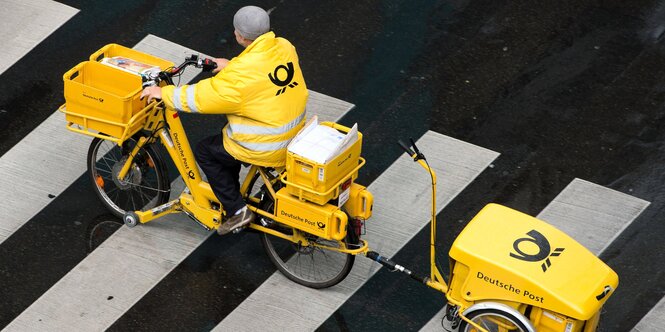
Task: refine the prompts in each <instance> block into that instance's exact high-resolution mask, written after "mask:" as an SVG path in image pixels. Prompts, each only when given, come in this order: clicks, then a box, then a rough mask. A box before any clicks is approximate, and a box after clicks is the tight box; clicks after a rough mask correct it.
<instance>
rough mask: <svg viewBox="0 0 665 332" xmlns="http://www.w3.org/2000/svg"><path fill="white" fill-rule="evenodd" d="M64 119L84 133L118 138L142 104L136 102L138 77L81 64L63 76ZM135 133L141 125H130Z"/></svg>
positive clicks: (94, 63) (141, 102) (90, 63)
mask: <svg viewBox="0 0 665 332" xmlns="http://www.w3.org/2000/svg"><path fill="white" fill-rule="evenodd" d="M63 79H64V81H65V114H66V117H65V119H66V120H67V121H68V122H71V123H74V124H78V125H80V126H82V127H83V128H84V129H86V130H87V131H90V130H94V131H98V132H100V133H104V134H107V135H110V136H111V137H117V138H120V137H122V136H123V135H127V133H126V131H127V130H128V129H127V125H128V124H129V123H130V121H129V120H130V118H131V117H132V116H133V115H134V113H135V112H139V111H140V110H142V109H143V108H144V107H145V106H146V103H145V102H144V101H141V100H140V99H139V97H140V94H141V77H140V76H138V75H134V74H131V73H127V72H124V71H122V70H119V69H115V68H112V67H110V66H107V65H103V64H101V63H98V62H91V61H84V62H81V63H79V64H78V65H76V67H74V68H72V69H71V70H69V71H68V72H67V73H65V75H64V76H63ZM134 125H135V126H136V128H135V129H136V131H138V130H140V129H141V127H142V126H143V124H142V123H136V124H134Z"/></svg>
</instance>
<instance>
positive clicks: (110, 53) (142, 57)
mask: <svg viewBox="0 0 665 332" xmlns="http://www.w3.org/2000/svg"><path fill="white" fill-rule="evenodd" d="M116 56H122V57H125V58H130V59H132V60H135V61H138V62H141V63H146V64H150V65H153V66H158V67H159V68H160V69H161V70H165V69H166V68H169V67H173V66H174V64H173V62H171V61H168V60H164V59H162V58H158V57H156V56H154V55H150V54H147V53H143V52H140V51H137V50H134V49H131V48H128V47H125V46H122V45H118V44H108V45H105V46H104V47H102V48H100V49H99V50H97V52H95V53H92V54H91V55H90V61H95V62H99V61H102V59H104V58H113V57H116Z"/></svg>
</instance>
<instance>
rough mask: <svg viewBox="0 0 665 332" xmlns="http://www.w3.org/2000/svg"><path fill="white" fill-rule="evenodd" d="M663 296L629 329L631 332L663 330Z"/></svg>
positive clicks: (664, 308) (664, 315)
mask: <svg viewBox="0 0 665 332" xmlns="http://www.w3.org/2000/svg"><path fill="white" fill-rule="evenodd" d="M664 320H665V297H663V298H662V299H661V300H660V301H659V302H658V303H657V304H656V305H655V306H654V307H653V308H652V309H651V311H649V313H647V314H646V316H644V318H642V320H640V321H639V323H637V325H635V327H634V328H633V329H632V330H631V331H633V332H663V331H665V324H664V323H663V321H664Z"/></svg>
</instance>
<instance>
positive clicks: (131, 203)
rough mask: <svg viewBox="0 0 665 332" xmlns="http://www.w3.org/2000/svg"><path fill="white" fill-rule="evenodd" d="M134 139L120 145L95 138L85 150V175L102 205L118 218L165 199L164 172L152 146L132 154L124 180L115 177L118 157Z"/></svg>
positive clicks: (167, 185)
mask: <svg viewBox="0 0 665 332" xmlns="http://www.w3.org/2000/svg"><path fill="white" fill-rule="evenodd" d="M137 141H138V137H133V138H131V139H129V140H127V141H125V143H123V146H122V147H120V146H118V145H117V144H115V143H113V142H111V141H108V140H104V139H101V138H99V137H96V138H95V139H93V140H92V142H91V143H90V147H89V149H88V156H87V166H88V176H89V178H90V180H91V184H92V188H93V191H94V192H95V194H96V195H97V197H99V199H100V201H101V202H102V204H103V205H104V207H106V208H107V209H108V210H109V211H110V212H111V213H113V215H115V216H117V217H119V218H122V217H123V215H124V214H125V212H127V211H136V210H142V209H150V208H153V207H155V206H159V205H161V204H164V203H166V202H167V201H168V199H169V192H170V190H171V189H170V187H171V185H170V182H169V177H168V171H167V168H166V165H165V164H164V160H163V159H162V158H161V156H160V154H159V153H158V152H157V150H156V149H155V148H154V147H153V146H152V145H147V146H144V147H142V148H141V149H140V150H139V152H138V154H137V155H136V156H135V157H134V162H133V163H132V167H131V169H130V171H129V173H128V176H127V177H128V180H127V181H120V180H118V179H117V176H115V175H116V174H118V172H119V170H120V168H121V167H122V164H123V162H122V159H123V158H124V157H126V155H127V154H129V153H130V152H131V151H132V149H133V147H134V146H135V144H136V142H137Z"/></svg>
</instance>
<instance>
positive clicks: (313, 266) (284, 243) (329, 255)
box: [250, 177, 356, 289]
mask: <svg viewBox="0 0 665 332" xmlns="http://www.w3.org/2000/svg"><path fill="white" fill-rule="evenodd" d="M259 179H261V177H255V178H254V179H252V182H251V185H250V188H253V187H254V185H255V184H256V181H257V180H259ZM261 181H262V180H261ZM280 185H281V182H278V185H277V186H276V187H273V189H274V190H275V191H277V190H279V188H280ZM266 191H267V188H266V187H265V184H263V186H262V187H261V189H260V190H259V193H257V194H256V197H261V198H262V199H261V202H260V203H259V208H260V209H262V210H264V211H267V212H270V213H274V202H273V199H272V197H270V195H269V194H268V193H267V192H266ZM261 219H265V217H261V216H259V218H258V222H261ZM267 223H271V224H272V225H273V226H272V227H273V228H275V229H279V230H280V231H282V232H283V233H286V234H291V232H292V231H293V229H292V228H290V227H288V226H285V225H281V224H279V223H277V222H275V221H274V220H269V221H268V222H267ZM260 236H261V243H262V244H263V248H264V250H265V252H266V254H267V255H268V258H269V259H270V261H271V262H272V263H273V265H275V267H276V268H277V270H279V271H280V272H281V273H282V274H283V275H284V276H286V277H287V278H288V279H289V280H291V281H293V282H295V283H297V284H300V285H303V286H306V287H309V288H315V289H321V288H328V287H332V286H334V285H337V284H338V283H340V282H341V281H342V280H344V279H345V278H346V276H347V275H349V272H351V268H353V263H354V261H355V258H356V256H355V255H351V254H344V253H340V252H336V251H331V250H324V249H321V248H317V247H314V246H308V247H303V246H300V245H298V244H295V243H293V242H291V241H288V240H285V239H282V238H280V237H277V236H273V235H270V234H268V233H261V235H260ZM308 240H309V241H312V242H318V243H322V244H326V245H328V246H336V245H338V243H339V242H337V241H326V240H323V239H320V238H317V237H315V236H310V237H309V238H308ZM303 256H304V257H305V259H302V260H301V258H302V257H303ZM322 260H325V261H322Z"/></svg>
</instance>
